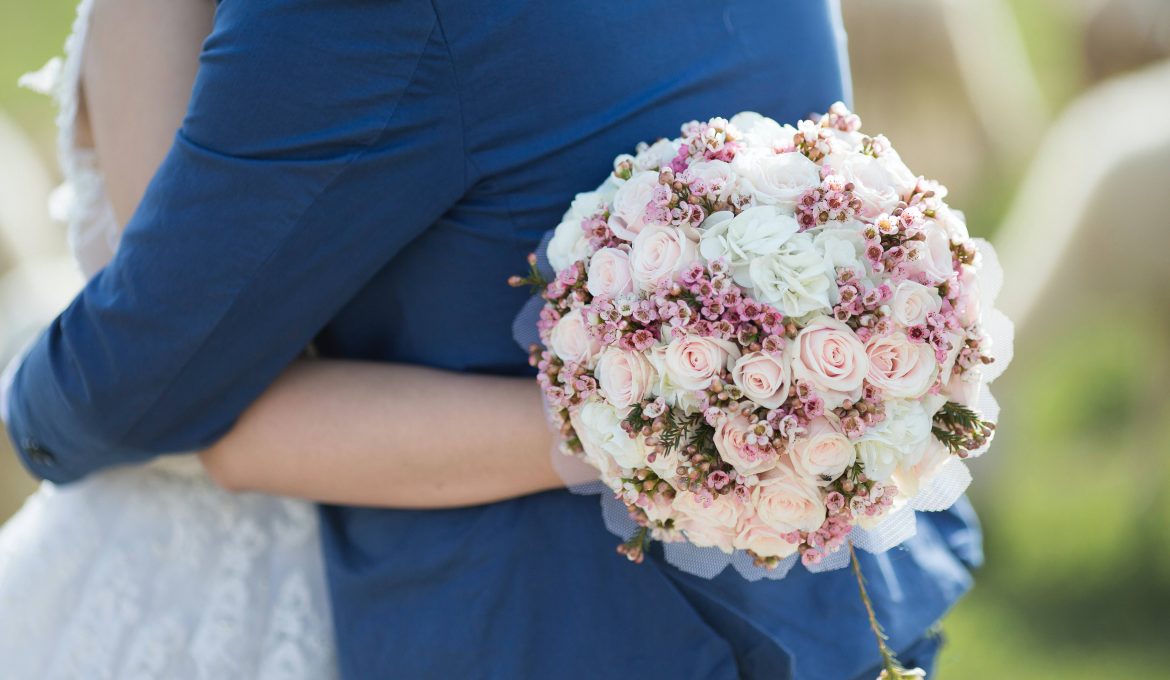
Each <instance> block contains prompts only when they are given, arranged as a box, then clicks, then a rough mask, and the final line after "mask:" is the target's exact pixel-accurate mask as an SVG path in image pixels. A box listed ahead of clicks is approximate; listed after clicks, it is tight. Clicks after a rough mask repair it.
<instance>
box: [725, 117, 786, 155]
mask: <svg viewBox="0 0 1170 680" xmlns="http://www.w3.org/2000/svg"><path fill="white" fill-rule="evenodd" d="M757 115H758V114H757ZM739 129H741V130H743V138H744V140H745V142H746V143H748V145H749V146H756V147H761V149H771V150H773V151H775V150H779V149H791V147H792V142H793V138H794V137H796V136H797V129H796V128H793V126H792V125H780V124H779V123H777V122H776V121H773V119H771V118H768V117H764V116H759V118H758V119H756V121H755V122H753V123H752V124H751V126H750V128H749V129H746V130H744V129H743V128H739Z"/></svg>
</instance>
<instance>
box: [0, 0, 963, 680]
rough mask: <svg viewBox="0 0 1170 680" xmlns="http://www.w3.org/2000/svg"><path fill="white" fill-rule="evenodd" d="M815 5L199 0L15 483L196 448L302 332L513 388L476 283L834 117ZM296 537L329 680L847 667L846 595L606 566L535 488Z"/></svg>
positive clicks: (816, 1)
mask: <svg viewBox="0 0 1170 680" xmlns="http://www.w3.org/2000/svg"><path fill="white" fill-rule="evenodd" d="M834 4H835V3H833V2H832V1H831V0H788V1H783V0H758V1H747V2H735V3H726V2H711V1H710V0H701V1H688V0H671V1H669V2H667V1H666V0H644V1H642V2H631V1H630V0H589V1H588V2H570V1H569V0H556V1H551V0H544V1H543V2H537V1H527V0H492V1H491V2H486V1H485V2H480V3H472V2H451V1H449V0H433V1H432V0H402V1H399V2H370V1H369V0H333V1H332V2H315V1H313V0H263V1H259V0H253V1H251V2H248V1H246V0H231V1H229V2H223V3H221V4H220V6H219V8H218V12H217V15H216V19H215V28H214V32H213V33H212V35H211V37H210V38H209V39H208V40H207V42H206V44H205V47H204V52H203V56H202V61H201V68H200V71H199V76H198V80H197V82H196V85H195V89H194V94H193V98H192V103H191V107H190V111H189V113H188V115H187V117H186V120H185V121H184V123H183V127H182V129H181V130H180V131H179V133H178V135H177V136H176V138H175V142H174V147H173V148H172V150H171V152H170V154H169V156H168V158H167V159H166V161H165V163H164V164H163V166H162V167H161V169H160V170H159V172H158V174H157V176H156V177H155V179H154V181H153V183H152V184H151V186H150V188H149V190H148V192H147V194H146V196H145V198H144V199H143V201H142V204H141V207H140V208H139V210H138V212H137V213H136V214H135V215H134V218H133V219H132V220H131V222H130V224H129V226H128V228H127V230H126V233H125V237H124V240H123V242H122V245H121V247H120V249H119V251H118V254H117V256H116V257H115V259H114V260H113V262H112V263H111V264H110V265H109V266H108V267H107V268H106V269H105V270H104V271H103V272H101V273H100V274H99V275H98V276H96V277H95V278H94V279H93V280H92V281H91V282H90V284H89V285H88V286H87V287H86V289H85V290H84V291H83V292H82V293H81V294H80V295H79V296H78V297H77V299H76V300H74V302H73V304H72V305H71V306H70V307H69V308H68V309H67V310H66V311H65V312H64V313H63V314H62V315H61V316H60V317H59V318H58V319H57V320H56V321H55V322H54V323H53V325H52V326H51V327H50V328H49V330H48V331H47V332H46V333H45V334H44V336H43V337H41V338H40V340H39V342H38V343H37V344H36V345H35V347H34V348H33V350H32V352H31V354H30V355H29V356H28V358H27V360H26V361H25V362H24V364H23V367H22V368H21V370H20V372H19V374H18V376H17V378H16V383H15V387H14V392H13V401H12V409H11V422H10V423H9V425H10V430H11V434H12V437H13V439H14V442H15V444H16V445H17V447H18V449H19V451H20V454H21V456H22V458H23V460H24V462H25V463H26V465H27V466H28V467H29V469H30V470H32V471H33V472H34V473H35V474H37V475H38V476H40V477H43V478H45V479H49V480H52V481H54V482H60V483H68V482H71V481H74V480H77V479H80V478H82V477H84V476H86V475H88V474H90V473H92V472H95V471H97V470H101V469H103V468H107V467H110V466H115V465H120V464H126V463H135V462H141V461H145V460H148V459H150V458H152V457H155V456H158V455H161V454H165V453H169V452H178V451H190V450H194V449H198V448H201V447H205V446H207V445H209V444H211V443H212V442H214V441H215V440H216V439H217V438H218V437H219V436H221V435H222V434H223V433H225V432H226V431H227V430H228V429H229V428H230V426H231V425H232V423H233V422H234V420H235V419H236V418H237V417H238V416H239V415H240V413H241V412H242V411H243V410H244V409H245V408H246V407H247V406H248V405H249V403H250V402H251V401H252V400H254V399H255V398H256V397H257V396H258V395H259V394H260V393H261V392H262V391H263V390H264V389H265V388H266V387H267V386H268V385H269V384H270V383H271V382H272V381H273V379H274V378H275V377H276V376H277V375H278V373H280V371H281V370H282V369H283V368H284V367H285V366H286V365H287V364H288V363H289V362H290V361H291V360H292V359H293V358H294V357H296V356H297V354H298V353H299V352H300V351H301V349H302V348H303V347H305V346H306V345H308V344H309V343H310V342H311V341H312V342H315V343H316V345H317V347H318V348H319V349H320V350H321V352H322V353H323V354H325V355H327V356H337V357H354V358H362V359H376V360H393V361H398V362H414V363H419V364H426V365H429V366H436V367H442V368H447V369H452V370H459V371H479V372H492V373H509V374H519V373H523V372H524V371H526V370H527V367H526V362H525V357H524V355H523V353H522V352H521V351H520V350H519V349H518V348H517V347H515V346H514V345H513V343H512V340H511V332H510V325H511V322H512V318H513V316H514V314H515V313H516V311H517V310H518V309H519V307H520V306H521V304H522V303H523V293H521V292H518V291H516V290H514V289H510V288H508V287H507V285H506V284H505V281H506V279H507V278H508V275H509V274H511V273H514V272H515V271H516V270H517V267H519V266H520V265H522V264H523V261H524V260H523V258H524V255H525V254H526V253H527V252H529V251H530V250H531V249H532V248H533V246H534V245H535V243H536V242H537V240H538V239H539V237H540V235H541V233H542V232H543V231H545V230H546V229H549V228H551V227H553V226H554V225H555V224H556V223H557V221H558V218H559V215H560V213H561V212H562V211H563V210H564V209H565V207H566V206H567V204H568V203H569V200H570V199H571V197H572V195H573V193H574V192H576V191H580V190H583V189H587V188H590V187H593V186H596V185H597V184H598V183H599V182H600V181H601V180H602V179H603V177H604V176H605V174H606V172H607V169H608V167H609V164H610V162H611V159H612V158H613V156H614V155H615V154H616V153H619V152H621V151H625V150H629V149H631V147H632V146H633V144H634V143H636V142H638V141H640V140H653V139H654V138H655V137H657V136H661V135H669V134H673V133H675V132H677V126H678V125H679V124H680V123H681V122H683V121H686V120H690V119H692V118H705V117H709V116H712V115H716V114H724V115H729V114H732V113H735V112H738V111H740V110H758V111H760V112H763V113H765V114H768V115H771V116H774V117H776V118H778V119H780V120H784V121H793V120H795V119H797V118H799V117H801V116H804V115H806V114H808V113H809V112H811V111H815V110H825V109H826V108H827V107H828V105H829V104H831V103H832V102H833V101H835V100H837V99H841V98H844V97H845V95H846V93H845V91H844V88H845V86H846V84H845V82H844V78H843V75H842V73H843V62H842V59H841V56H842V55H841V54H840V53H839V49H838V46H839V44H840V36H839V35H838V34H837V32H836V31H835V24H834V15H833V9H832V6H833V5H834ZM388 481H389V480H388ZM322 518H323V531H324V542H325V545H324V550H325V555H326V559H327V563H328V572H329V580H330V588H331V594H332V597H333V600H334V602H333V609H334V614H335V626H336V632H337V641H338V645H339V650H340V659H341V669H342V671H343V674H344V675H345V676H346V677H349V678H382V677H439V678H454V677H460V678H462V677H485V676H486V677H508V678H512V677H536V678H545V677H581V678H596V677H627V676H630V675H637V676H640V677H646V678H691V677H700V676H701V677H735V676H737V675H743V676H747V677H757V676H764V675H766V676H768V677H782V676H783V675H784V674H785V673H799V672H800V671H801V669H802V668H803V669H809V668H861V667H863V666H864V663H866V662H865V661H861V662H859V661H858V659H856V658H849V657H848V653H847V650H851V649H859V648H860V649H869V648H870V640H869V639H868V637H867V636H868V635H869V633H868V631H867V630H866V627H865V623H864V620H863V619H862V617H861V614H860V610H858V609H856V608H855V605H854V604H853V603H854V602H855V601H856V593H855V592H854V591H853V590H851V588H853V587H854V586H852V585H851V584H850V582H849V580H848V578H849V577H848V575H840V576H839V575H833V574H825V575H820V576H818V577H816V578H817V579H820V580H817V581H814V580H813V577H810V576H809V575H808V574H805V573H804V572H803V571H801V570H798V571H800V573H801V574H802V575H795V574H794V575H793V576H790V577H789V578H788V579H786V580H784V581H779V582H761V583H758V584H750V583H747V582H744V581H742V580H741V579H739V577H738V576H735V575H728V574H725V575H724V576H722V577H720V578H717V579H714V580H711V581H704V580H702V579H696V578H694V577H689V576H687V575H684V574H679V573H678V572H676V571H674V570H673V569H670V568H667V567H664V566H662V565H661V563H657V562H655V561H654V560H649V561H648V563H647V564H645V565H643V566H642V567H638V568H635V567H632V566H631V565H629V564H626V563H624V562H623V561H622V559H621V558H620V557H618V556H616V555H614V554H613V550H612V537H611V536H610V535H609V534H608V533H606V531H605V530H604V528H603V527H602V525H601V518H600V516H599V512H598V508H597V505H596V503H595V501H589V500H587V499H582V498H578V497H573V496H570V495H569V494H567V493H565V492H553V493H546V494H539V495H536V496H530V497H527V498H522V499H517V500H514V501H509V502H504V503H498V504H494V505H490V506H484V507H479V508H467V509H460V510H449V511H434V512H406V511H391V510H375V509H358V508H343V507H325V508H323V509H322ZM928 528H929V527H928ZM956 528H958V529H961V528H962V527H961V526H960V527H956ZM917 545H919V546H920V547H919V548H917V550H918V551H919V552H917V553H914V552H913V550H914V549H912V550H911V553H910V554H911V557H912V559H901V560H887V561H888V562H890V564H889V565H887V567H886V568H887V571H884V572H881V573H883V574H885V576H884V577H879V578H877V579H876V580H878V581H880V583H877V584H875V587H874V588H873V590H874V594H875V597H876V599H877V600H878V602H877V604H878V606H879V608H880V609H882V610H883V611H882V612H881V617H882V618H883V620H885V621H886V622H887V624H888V628H889V630H890V632H891V634H892V636H893V639H894V642H895V644H896V645H897V646H900V647H901V648H905V647H907V646H909V645H911V644H912V643H913V642H914V641H915V640H916V639H917V638H918V637H919V636H921V635H922V634H923V632H924V631H925V629H926V628H927V627H928V626H929V625H930V624H931V623H932V622H933V621H934V620H935V619H936V618H937V617H938V616H940V615H941V613H942V612H943V611H944V610H945V608H946V607H947V606H948V605H949V603H950V602H951V601H953V599H954V598H955V597H956V596H957V595H958V594H959V593H960V592H961V591H962V590H963V589H964V588H965V587H966V585H967V582H966V580H965V579H966V573H965V571H963V570H962V569H961V568H957V567H955V566H953V565H954V564H957V562H955V560H954V559H953V558H941V557H938V555H939V554H946V555H949V554H950V553H948V552H946V549H945V544H944V541H943V539H942V538H940V536H939V534H938V533H936V532H935V530H934V529H931V530H930V531H927V532H925V535H924V537H923V538H922V540H921V541H920V542H919V543H918V544H917ZM932 551H933V552H932ZM946 559H949V560H950V561H949V562H947V561H946ZM940 560H942V561H941V562H940ZM937 564H945V568H934V567H933V566H931V565H937ZM872 567H874V565H873V562H872V560H871V561H870V562H867V568H872ZM875 573H877V572H875ZM882 584H886V585H882ZM887 586H888V587H887ZM834 589H836V590H839V591H841V593H840V594H839V595H834V593H835V590H834ZM898 598H902V600H901V603H900V604H899V600H898ZM839 602H846V603H848V604H847V605H844V604H839ZM859 641H860V642H859ZM838 657H840V658H838ZM907 660H909V661H913V659H907ZM838 661H839V663H838ZM834 663H836V664H837V665H833V664H834ZM850 664H852V665H850ZM859 664H860V665H859ZM804 672H806V673H808V672H809V671H807V670H805V671H804ZM822 677H838V676H837V675H833V674H831V673H830V674H827V675H823V676H822ZM841 677H845V676H844V675H841Z"/></svg>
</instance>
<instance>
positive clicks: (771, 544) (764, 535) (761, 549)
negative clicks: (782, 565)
mask: <svg viewBox="0 0 1170 680" xmlns="http://www.w3.org/2000/svg"><path fill="white" fill-rule="evenodd" d="M783 533H785V532H780V531H777V530H775V529H773V528H772V527H770V526H768V525H767V524H764V522H763V521H762V520H760V519H759V516H758V515H755V514H753V515H751V516H750V517H748V518H747V519H745V520H742V521H741V522H740V523H739V527H738V531H737V533H736V535H735V543H734V545H735V548H736V549H737V550H750V551H752V552H754V553H755V554H757V555H759V556H760V557H779V558H780V559H784V558H785V557H788V556H789V555H792V554H793V553H795V552H796V549H797V547H798V546H797V544H795V543H789V542H788V541H786V540H784V537H783V535H782V534H783Z"/></svg>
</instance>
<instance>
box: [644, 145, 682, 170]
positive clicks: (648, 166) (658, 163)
mask: <svg viewBox="0 0 1170 680" xmlns="http://www.w3.org/2000/svg"><path fill="white" fill-rule="evenodd" d="M680 144H681V141H680V140H678V139H660V140H658V141H657V142H654V143H653V144H651V145H650V146H648V147H646V148H645V149H643V150H642V151H639V152H638V155H637V156H635V157H634V167H635V168H637V169H638V170H653V171H655V172H657V171H658V169H659V168H665V167H668V166H669V165H670V162H671V161H672V160H674V158H675V156H677V155H678V147H679V145H680Z"/></svg>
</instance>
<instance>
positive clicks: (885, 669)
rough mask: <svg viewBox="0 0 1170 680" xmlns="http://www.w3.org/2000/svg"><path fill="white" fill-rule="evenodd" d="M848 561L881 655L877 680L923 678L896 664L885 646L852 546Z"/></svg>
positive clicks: (891, 651) (894, 658)
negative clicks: (880, 668)
mask: <svg viewBox="0 0 1170 680" xmlns="http://www.w3.org/2000/svg"><path fill="white" fill-rule="evenodd" d="M849 560H850V562H851V563H852V566H853V575H854V576H856V577H857V587H858V589H859V590H860V591H861V603H862V604H864V605H865V613H866V615H868V616H869V627H870V630H872V631H873V634H874V637H876V638H877V643H878V651H879V652H880V653H881V655H882V672H881V675H879V676H878V680H912V679H913V678H925V677H926V673H925V672H924V671H923V670H922V669H920V668H914V669H911V670H906V669H905V668H903V667H902V664H900V663H898V658H897V656H895V655H894V650H892V649H890V646H889V645H887V644H886V640H888V639H889V638H887V637H886V633H885V631H883V630H882V624H880V623H878V620H877V615H876V614H874V611H873V601H872V600H870V599H869V591H868V590H866V589H865V577H864V576H862V574H861V562H859V561H858V559H857V551H856V550H854V548H853V544H852V543H850V544H849Z"/></svg>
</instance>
